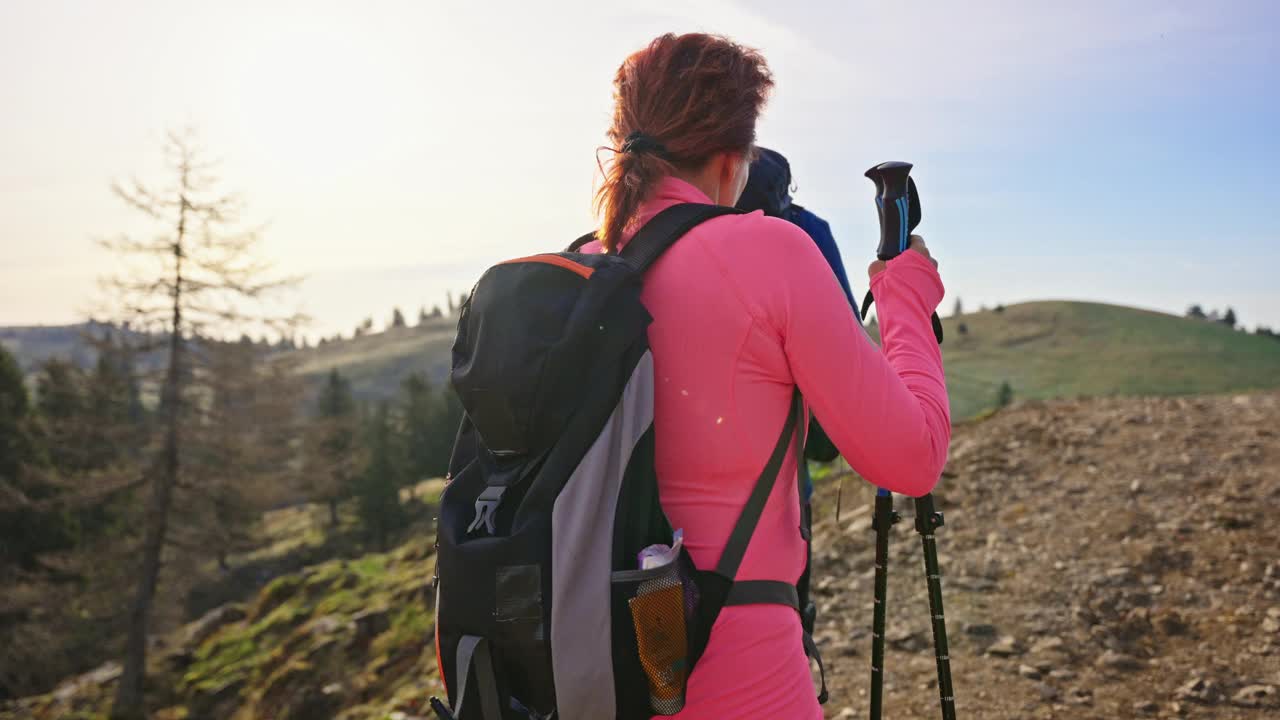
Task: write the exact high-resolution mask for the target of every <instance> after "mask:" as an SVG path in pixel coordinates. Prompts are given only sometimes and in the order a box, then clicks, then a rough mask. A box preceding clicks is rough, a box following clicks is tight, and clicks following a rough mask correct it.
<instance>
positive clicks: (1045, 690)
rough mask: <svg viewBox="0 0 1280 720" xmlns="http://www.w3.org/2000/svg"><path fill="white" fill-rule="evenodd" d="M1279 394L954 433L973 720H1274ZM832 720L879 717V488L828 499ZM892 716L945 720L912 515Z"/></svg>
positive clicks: (958, 605) (964, 654)
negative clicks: (874, 628)
mask: <svg viewBox="0 0 1280 720" xmlns="http://www.w3.org/2000/svg"><path fill="white" fill-rule="evenodd" d="M1278 429H1280V393H1263V394H1254V395H1247V396H1246V395H1241V396H1225V397H1220V396H1214V397H1195V398H1169V399H1132V398H1128V399H1104V400H1097V399H1095V400H1087V401H1079V402H1069V401H1063V402H1051V403H1035V404H1026V405H1020V406H1015V407H1013V408H1009V409H1007V410H1005V411H1004V412H1001V413H999V414H998V415H996V416H995V417H992V418H989V419H987V420H985V421H983V422H978V423H973V424H971V425H967V426H963V427H960V428H957V430H956V433H955V437H954V440H953V445H952V452H951V460H950V462H949V464H948V466H947V471H946V474H945V476H944V478H943V480H942V482H941V484H940V486H939V489H938V492H937V494H936V497H937V498H938V501H939V508H940V509H942V510H943V511H944V512H945V515H946V526H945V527H944V528H943V529H942V530H940V531H939V535H938V538H939V547H940V549H941V553H942V558H941V564H942V574H943V586H944V592H945V599H946V611H947V626H948V631H949V635H950V639H951V645H952V648H951V657H952V670H953V675H954V678H955V687H956V696H957V708H958V711H959V715H960V717H970V718H976V717H981V718H991V719H997V718H1028V717H1031V718H1129V717H1193V718H1194V717H1204V718H1208V717H1212V718H1264V717H1266V718H1273V717H1280V689H1278V686H1280V529H1278V528H1277V524H1276V518H1277V516H1278V515H1280V469H1278V468H1280V434H1278ZM821 492H822V494H823V498H822V500H823V502H824V505H823V507H822V508H820V510H819V517H820V521H819V528H818V531H817V533H816V538H817V541H816V545H815V552H816V556H817V560H816V565H817V567H818V572H819V573H820V574H819V576H818V577H819V578H820V580H819V581H818V585H817V588H818V590H817V593H816V594H817V598H818V603H819V607H820V609H821V612H820V616H819V638H820V642H821V643H822V645H823V647H824V648H825V655H826V656H827V662H828V666H829V671H828V672H829V675H830V677H829V683H830V686H831V692H832V701H831V703H830V704H829V705H828V706H827V716H828V717H838V718H845V717H849V718H861V717H866V714H867V696H866V693H867V688H868V684H869V681H868V676H869V664H870V662H869V657H870V647H871V639H870V623H871V606H872V601H871V598H872V572H873V571H872V565H873V551H874V534H873V533H872V531H871V530H870V520H871V509H870V503H871V501H872V498H873V492H872V490H871V488H870V487H869V486H867V485H865V484H864V483H862V482H861V481H858V480H846V482H845V487H844V493H843V496H844V497H843V503H842V504H843V506H844V511H843V512H842V517H841V523H840V525H837V524H836V522H835V518H834V508H833V507H832V504H831V499H832V497H833V496H834V485H833V484H830V483H827V484H824V487H823V488H822V490H821ZM898 506H899V509H900V510H901V511H902V512H903V515H904V516H905V517H904V520H903V522H902V523H900V524H899V525H897V526H896V527H895V528H894V538H895V540H894V543H893V545H892V550H891V559H890V584H889V600H888V610H889V625H888V632H887V633H886V637H887V640H888V643H889V649H888V652H887V661H886V662H887V670H886V699H885V714H886V717H895V718H930V717H939V716H940V714H939V711H938V693H937V690H936V679H935V678H936V675H935V670H934V661H933V647H932V640H931V636H930V634H929V631H928V605H927V602H928V600H927V595H926V592H925V585H924V574H923V562H922V559H921V558H922V555H921V551H920V542H919V537H918V536H917V535H916V534H915V532H914V530H913V528H912V523H911V518H910V516H911V504H910V503H909V502H907V501H906V499H902V498H900V499H899V501H898Z"/></svg>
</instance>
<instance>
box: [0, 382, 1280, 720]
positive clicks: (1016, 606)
mask: <svg viewBox="0 0 1280 720" xmlns="http://www.w3.org/2000/svg"><path fill="white" fill-rule="evenodd" d="M1278 432H1280V393H1264V394H1253V395H1245V396H1234V397H1233V396H1225V397H1197V398H1171V399H1132V398H1130V399H1110V400H1088V401H1079V402H1068V401H1063V402H1051V403H1043V404H1040V403H1037V404H1024V405H1017V406H1014V407H1012V408H1008V409H1006V410H1004V411H1002V412H1000V413H998V414H996V415H994V416H992V417H989V418H986V419H984V420H981V421H977V422H973V423H969V424H966V425H964V426H961V427H958V428H957V429H956V432H955V437H954V441H953V444H952V454H951V455H952V456H951V462H950V463H949V465H948V468H947V472H946V475H945V477H944V478H943V481H942V483H941V484H940V486H939V490H938V492H937V495H936V497H937V498H938V502H939V507H940V509H942V510H943V511H944V512H945V513H946V525H945V527H943V528H942V529H941V530H940V531H939V533H938V541H939V546H940V548H941V563H942V574H943V587H944V591H945V601H946V610H947V627H948V630H949V632H950V638H951V657H952V672H953V676H954V682H955V692H956V697H957V708H958V715H959V717H962V718H990V719H992V720H997V719H1003V718H1009V719H1012V718H1108V719H1111V718H1141V717H1189V718H1247V719H1250V720H1254V719H1257V720H1261V719H1262V718H1273V717H1280V529H1277V526H1276V523H1275V521H1274V518H1275V517H1276V516H1277V514H1278V513H1280V469H1278V465H1277V463H1280V434H1278ZM837 480H838V477H834V476H829V477H827V478H825V479H823V480H822V481H821V482H820V485H819V492H818V496H817V498H818V499H817V502H818V517H819V519H818V524H817V532H816V543H815V553H816V566H817V575H816V576H815V581H816V583H817V590H816V595H817V598H818V602H819V604H820V607H821V615H820V618H819V633H818V636H819V641H820V642H821V644H822V646H823V648H824V654H825V656H826V660H827V665H828V681H829V684H830V686H831V698H832V699H831V702H830V703H829V704H828V705H827V716H828V717H830V718H860V717H865V716H866V714H867V696H866V692H867V686H868V677H869V669H868V668H869V655H870V647H871V637H870V624H871V605H872V603H871V593H872V573H873V570H872V565H873V557H872V553H873V542H874V536H873V533H872V532H871V529H870V524H871V523H870V520H871V509H870V503H871V500H872V491H871V489H870V488H869V487H868V486H866V485H865V484H863V483H862V482H861V481H858V480H856V479H854V478H852V477H846V478H845V479H844V482H843V492H842V493H841V495H842V498H841V504H842V506H843V507H842V508H841V516H840V519H839V522H837V519H836V517H835V502H834V499H835V495H836V489H837V487H839V485H840V483H839V482H838V481H837ZM899 509H900V510H901V511H902V512H903V514H904V516H905V517H904V520H903V522H902V523H901V524H899V525H898V526H896V527H895V528H894V534H893V536H894V543H893V546H892V550H891V563H890V586H889V604H888V611H889V625H888V632H887V638H888V641H889V650H888V657H887V674H886V698H885V716H886V717H889V718H929V717H938V716H939V715H938V699H937V696H938V693H937V689H936V680H935V674H934V661H933V649H932V645H931V639H930V635H929V631H928V610H927V600H926V595H925V585H924V576H923V566H922V562H921V554H920V544H919V539H918V537H917V536H916V534H915V533H914V531H913V529H912V523H911V504H910V503H909V502H906V501H904V499H902V498H899ZM431 568H432V558H431V556H430V541H429V539H428V538H423V539H419V540H416V541H414V542H412V543H410V544H408V545H405V546H403V547H401V548H399V549H397V550H395V551H393V552H390V553H386V554H380V555H370V556H366V557H365V558H363V559H361V560H358V561H350V562H342V561H334V562H330V563H325V564H323V565H318V566H315V567H312V568H308V569H307V570H305V571H303V572H302V573H297V574H292V575H286V576H284V577H282V578H280V579H278V580H276V581H275V582H273V583H272V584H271V585H269V586H268V587H267V588H266V589H264V590H263V592H262V593H261V594H260V595H259V596H258V598H256V599H255V600H254V601H253V602H252V603H248V604H245V605H228V606H224V607H222V608H220V609H218V610H215V611H213V612H212V613H210V614H209V615H207V616H205V617H204V618H202V619H201V620H200V621H198V622H196V623H193V624H191V625H189V626H187V627H186V628H184V629H183V630H182V631H181V632H179V633H177V634H175V635H174V636H171V637H168V638H165V639H164V640H163V641H159V640H158V641H157V644H156V649H155V651H154V652H153V653H152V656H153V658H154V665H153V667H152V670H151V684H152V687H154V688H158V690H157V691H156V692H154V693H153V694H152V697H153V699H154V701H155V707H156V712H155V713H154V715H153V717H156V718H164V719H167V720H180V719H181V718H189V719H191V720H194V719H196V718H200V719H202V720H203V719H205V718H208V719H210V720H224V719H227V718H234V719H235V720H250V719H251V718H271V719H272V720H287V719H291V718H292V719H297V720H312V719H316V720H319V719H321V718H335V717H336V718H342V719H343V720H384V719H388V718H395V719H396V720H405V719H408V718H415V717H424V716H425V715H426V714H427V712H426V709H425V707H424V705H423V701H424V700H425V698H426V697H427V696H428V695H430V694H432V693H434V692H438V688H439V684H438V681H437V680H436V679H435V677H434V665H435V658H434V653H433V650H432V648H431V643H430V639H431V625H430V622H431V620H430V614H429V608H428V607H427V603H429V601H430V597H429V595H430V594H429V592H427V588H428V587H429V583H430V575H431ZM118 673H119V669H118V667H117V666H114V665H106V666H103V667H102V668H100V669H99V670H98V671H95V672H94V673H90V674H88V675H85V676H81V677H79V678H75V679H72V680H68V681H67V682H66V683H64V684H63V685H62V686H61V687H60V688H58V689H57V690H56V691H55V692H53V693H51V694H49V695H44V696H40V697H36V698H27V699H24V700H20V701H17V702H14V703H10V704H8V705H6V706H4V707H0V720H16V719H17V718H24V719H26V718H33V719H38V720H51V719H53V718H58V719H62V718H82V719H85V720H88V719H90V718H100V717H103V715H102V714H101V713H102V712H103V711H105V709H106V707H107V705H108V704H109V698H110V693H111V691H112V689H113V684H114V681H115V678H116V677H117V676H118Z"/></svg>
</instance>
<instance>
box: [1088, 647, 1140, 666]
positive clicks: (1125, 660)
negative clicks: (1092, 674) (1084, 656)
mask: <svg viewBox="0 0 1280 720" xmlns="http://www.w3.org/2000/svg"><path fill="white" fill-rule="evenodd" d="M1145 665H1146V663H1144V662H1142V661H1141V660H1139V659H1138V658H1136V657H1134V656H1132V655H1126V654H1125V653H1122V652H1116V651H1115V650H1108V651H1106V652H1104V653H1102V656H1101V657H1099V658H1098V662H1097V666H1098V667H1100V668H1105V669H1107V670H1126V671H1127V670H1140V669H1142V668H1143V667H1145Z"/></svg>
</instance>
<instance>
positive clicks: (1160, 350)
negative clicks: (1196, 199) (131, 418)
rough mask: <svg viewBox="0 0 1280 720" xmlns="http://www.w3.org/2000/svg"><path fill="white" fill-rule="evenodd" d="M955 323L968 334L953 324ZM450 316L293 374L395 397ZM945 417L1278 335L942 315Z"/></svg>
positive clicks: (1188, 374) (1243, 377) (1183, 368)
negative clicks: (331, 376)
mask: <svg viewBox="0 0 1280 720" xmlns="http://www.w3.org/2000/svg"><path fill="white" fill-rule="evenodd" d="M962 323H963V324H964V326H965V329H966V330H967V332H965V333H961V332H960V325H961V324H962ZM455 324H456V319H454V318H448V317H446V318H439V319H432V320H428V321H427V322H426V323H424V324H423V325H419V326H417V327H412V328H395V329H391V330H387V331H384V332H380V333H374V334H370V335H364V336H361V337H356V338H350V339H345V340H341V341H338V342H330V343H325V344H324V345H321V346H319V347H315V348H309V349H305V350H298V351H296V354H295V355H294V359H295V360H297V363H298V372H300V373H301V374H303V375H304V376H305V377H306V378H307V379H308V380H309V381H312V382H318V381H319V380H320V379H322V378H323V377H324V376H325V375H326V374H327V373H328V372H329V371H331V370H333V369H337V370H340V371H341V372H342V373H343V374H344V375H346V376H347V377H348V378H350V379H351V382H352V387H353V389H354V390H355V393H356V395H357V396H358V397H360V398H362V399H366V400H368V399H380V398H390V397H394V396H396V395H397V394H398V393H399V388H400V383H401V382H402V381H403V380H404V378H405V377H407V376H408V375H409V374H410V373H412V372H415V371H416V372H422V373H424V374H426V376H427V377H428V378H429V379H430V380H431V382H433V383H436V384H441V383H444V382H445V380H446V379H447V377H448V372H449V361H450V354H449V353H450V349H451V347H452V345H453V335H454V330H455V327H456V325H455ZM943 324H944V326H945V327H946V334H947V340H946V343H944V345H943V356H944V358H945V361H946V366H947V380H948V384H949V387H950V389H951V405H952V415H953V417H954V418H955V419H957V420H961V419H965V418H969V417H973V416H974V415H977V414H979V413H981V412H983V411H984V410H987V409H989V408H991V407H992V406H994V405H995V403H996V398H997V393H998V391H999V388H1000V385H1001V383H1004V382H1008V383H1009V385H1010V386H1011V387H1012V389H1013V393H1014V397H1015V398H1019V399H1028V398H1037V399H1048V398H1055V397H1075V396H1108V395H1181V394H1199V393H1218V392H1231V391H1236V390H1248V389H1261V388H1272V387H1280V342H1277V341H1276V340H1275V339H1274V338H1268V337H1261V336H1256V335H1250V334H1247V333H1244V332H1240V331H1236V330H1232V329H1230V328H1228V327H1226V326H1225V325H1222V324H1220V323H1213V322H1207V321H1203V320H1192V319H1188V318H1182V317H1177V316H1174V315H1166V314H1164V313H1158V312H1150V311H1146V310H1137V309H1134V308H1129V307H1121V306H1117V305H1103V304H1099V303H1082V302H1057V301H1052V302H1031V303H1022V304H1018V305H1010V306H1009V307H1007V308H1005V309H1004V310H1002V311H999V312H997V311H985V312H977V313H970V314H967V315H964V316H962V317H960V318H947V319H945V320H944V321H943ZM78 328H79V326H72V327H66V328H18V329H0V342H4V344H5V345H6V346H8V347H10V348H11V349H12V350H15V351H16V353H17V354H18V356H19V360H20V362H21V363H22V364H23V367H24V368H28V369H30V368H32V367H34V366H35V363H36V362H37V360H38V359H39V358H43V357H47V356H48V355H50V354H62V355H76V354H77V353H79V354H84V353H85V352H86V351H85V350H84V348H83V347H82V346H81V345H77V343H76V338H78V337H81V335H82V333H81V332H80V331H79V329H78Z"/></svg>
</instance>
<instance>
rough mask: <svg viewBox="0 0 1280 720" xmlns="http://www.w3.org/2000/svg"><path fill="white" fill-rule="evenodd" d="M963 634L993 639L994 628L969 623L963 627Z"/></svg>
mask: <svg viewBox="0 0 1280 720" xmlns="http://www.w3.org/2000/svg"><path fill="white" fill-rule="evenodd" d="M964 634H965V635H972V636H973V637H981V638H990V637H995V636H996V626H995V625H992V624H990V623H969V624H968V625H965V626H964Z"/></svg>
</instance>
